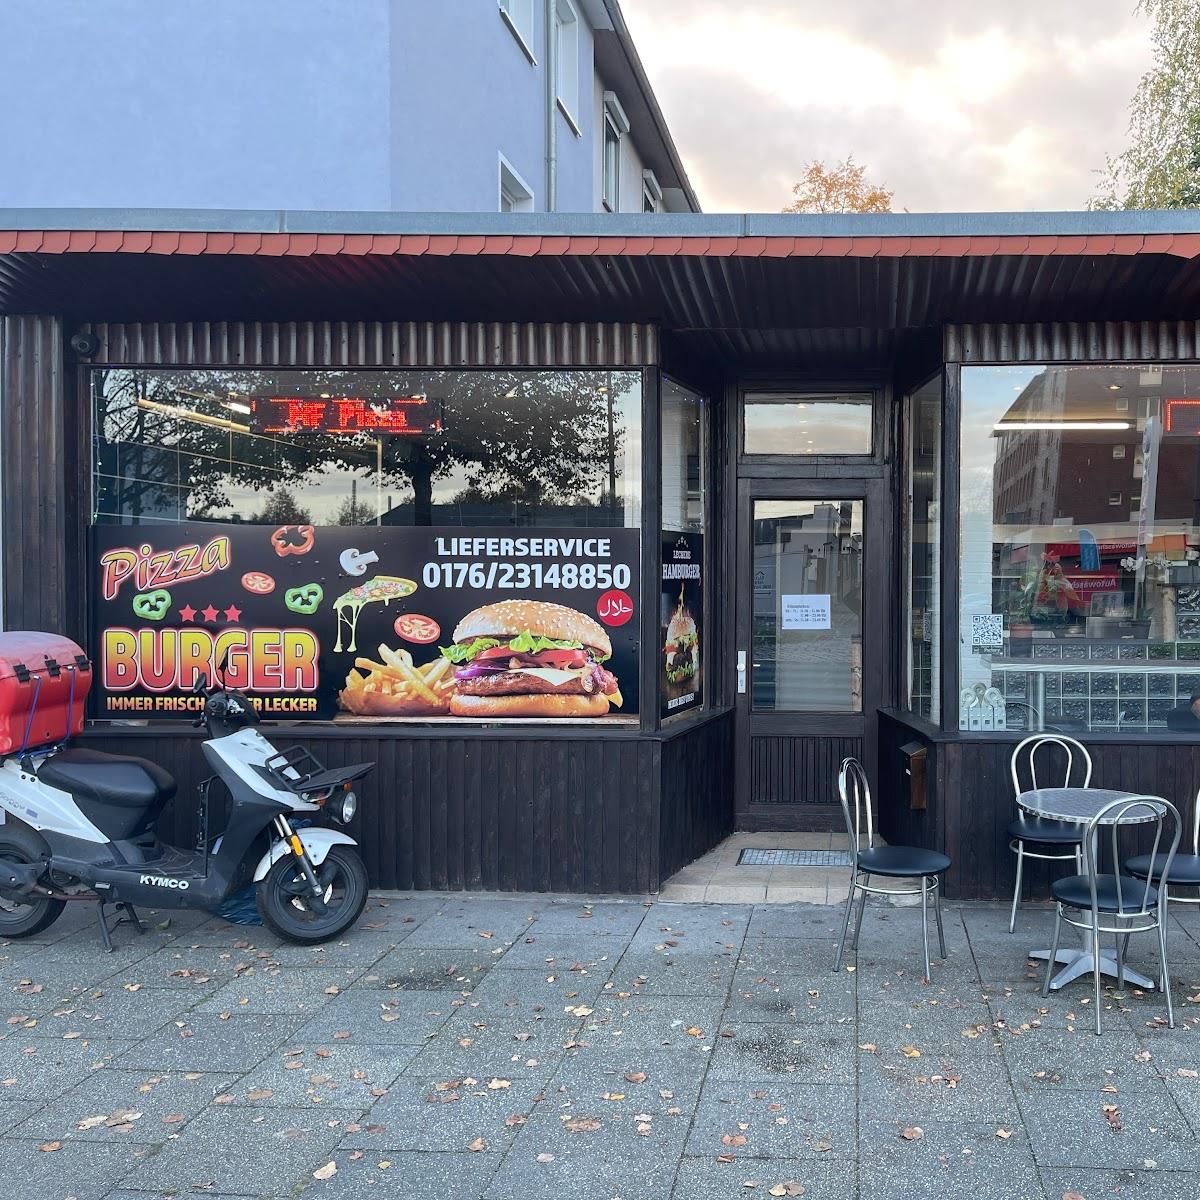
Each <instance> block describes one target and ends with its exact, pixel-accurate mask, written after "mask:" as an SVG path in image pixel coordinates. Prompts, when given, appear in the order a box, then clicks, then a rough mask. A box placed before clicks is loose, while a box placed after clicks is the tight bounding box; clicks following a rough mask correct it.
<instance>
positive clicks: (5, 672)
mask: <svg viewBox="0 0 1200 1200" xmlns="http://www.w3.org/2000/svg"><path fill="white" fill-rule="evenodd" d="M91 686H92V664H91V663H90V662H89V661H88V657H87V655H86V654H84V652H83V649H82V648H81V647H80V646H77V645H76V644H75V643H74V642H73V641H71V639H70V638H66V637H62V636H60V635H59V634H57V633H36V632H33V631H30V630H16V631H14V632H12V633H0V754H12V753H14V752H16V751H18V750H20V749H21V748H22V746H24V747H25V748H26V749H33V748H35V747H38V746H52V745H54V744H55V743H56V742H62V741H65V740H66V739H67V738H69V737H73V736H74V735H75V734H77V733H79V732H80V731H81V730H82V729H83V710H84V707H85V705H86V702H87V694H88V690H89V689H90V688H91ZM31 714H32V719H31Z"/></svg>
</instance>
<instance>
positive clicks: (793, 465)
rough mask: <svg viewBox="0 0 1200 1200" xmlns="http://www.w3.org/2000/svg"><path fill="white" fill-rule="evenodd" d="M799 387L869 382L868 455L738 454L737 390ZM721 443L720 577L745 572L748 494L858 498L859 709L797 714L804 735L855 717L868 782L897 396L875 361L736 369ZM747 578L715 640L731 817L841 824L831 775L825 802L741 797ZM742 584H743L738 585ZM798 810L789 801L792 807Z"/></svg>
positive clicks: (888, 568)
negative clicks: (740, 666) (730, 716)
mask: <svg viewBox="0 0 1200 1200" xmlns="http://www.w3.org/2000/svg"><path fill="white" fill-rule="evenodd" d="M792 388H803V389H804V390H806V391H814V392H834V391H840V390H843V389H844V390H849V391H857V392H865V391H869V392H871V393H872V395H873V400H874V420H873V429H872V450H871V453H870V454H869V455H861V456H858V455H855V456H849V455H847V456H822V457H819V458H797V459H796V460H795V461H785V460H781V459H777V458H772V459H770V460H767V459H764V458H761V457H758V458H756V457H754V456H746V455H743V454H742V452H741V451H742V436H741V435H742V430H741V424H742V411H743V405H744V397H745V395H746V393H747V392H762V391H776V390H778V391H785V390H789V389H792ZM725 397H726V414H725V421H724V426H725V429H726V444H727V446H728V447H729V450H730V453H729V454H728V457H727V459H726V474H725V478H726V480H727V481H728V483H727V487H728V492H727V496H728V504H727V506H726V508H725V519H724V520H723V522H722V525H723V528H724V533H725V537H726V547H727V555H726V558H725V561H726V564H727V569H728V571H729V575H728V578H730V579H732V580H735V581H744V580H748V577H749V570H750V568H749V561H750V554H751V550H750V546H749V532H750V509H749V500H750V497H751V496H758V497H770V496H772V495H774V496H776V497H780V498H784V499H788V498H792V497H795V498H797V499H804V498H810V499H825V498H828V499H831V500H834V499H839V498H847V499H854V498H858V497H861V498H862V499H863V500H864V501H865V505H866V512H867V513H870V514H874V515H870V516H868V517H867V520H866V528H865V529H864V533H870V534H872V535H873V539H872V541H871V543H870V544H871V545H872V546H873V547H875V549H876V552H874V553H872V552H871V551H868V550H867V549H866V544H865V545H864V555H866V559H865V561H864V577H863V596H864V604H865V605H866V606H867V607H866V609H865V610H864V613H863V632H864V635H866V634H868V633H869V632H871V633H874V635H875V638H876V642H877V649H875V650H872V651H871V654H870V659H871V660H872V661H868V652H867V645H866V644H864V653H863V675H864V680H863V683H864V691H863V711H862V713H861V714H831V715H824V714H812V715H799V716H797V717H796V718H795V719H796V720H798V721H803V722H804V723H805V724H804V732H805V733H811V734H812V735H814V736H817V737H819V736H821V735H822V734H828V735H829V736H835V735H843V734H844V730H845V728H846V720H845V718H846V717H847V716H851V717H853V719H854V720H855V722H856V723H857V722H861V730H862V734H861V736H862V745H863V758H864V765H865V766H866V768H867V772H868V776H869V778H870V781H871V784H872V786H873V787H875V788H876V790H877V783H878V780H877V763H876V760H877V757H878V722H879V714H878V709H879V708H885V707H888V706H889V705H891V704H893V703H894V701H895V693H896V686H897V670H898V667H897V658H896V655H897V653H898V646H899V638H898V636H897V634H896V619H897V616H898V612H899V610H898V605H899V596H900V589H899V586H898V583H897V578H896V571H897V569H898V566H897V564H898V562H899V559H898V554H899V547H898V542H897V539H896V531H895V520H896V503H895V500H896V498H895V496H894V494H893V493H894V483H895V477H894V474H893V463H894V462H895V450H896V445H897V432H898V431H897V425H896V417H897V406H896V404H895V395H894V391H893V387H892V384H891V381H890V379H889V377H888V374H887V373H886V372H884V371H860V372H837V373H834V372H825V373H822V374H820V375H817V374H816V373H804V374H801V373H788V374H781V373H771V374H767V373H766V372H764V373H762V374H746V375H743V376H741V377H740V378H738V379H737V380H736V381H730V384H729V386H728V387H727V389H726V393H725ZM749 587H750V584H749V582H746V583H745V586H744V587H743V585H742V583H741V582H737V583H735V585H734V587H732V588H729V589H726V594H727V595H729V596H730V600H729V601H728V602H727V605H726V606H725V607H726V611H727V614H728V623H727V627H726V638H725V639H723V641H724V648H725V657H726V663H727V669H726V670H725V671H723V672H722V675H723V678H724V680H725V681H726V690H725V695H727V696H728V697H729V700H730V702H731V703H732V704H733V706H734V710H735V745H734V777H733V786H734V810H735V819H736V827H737V828H739V829H781V830H784V829H792V828H795V827H796V826H797V825H798V824H804V825H806V826H807V827H809V828H812V829H823V828H835V829H840V828H841V827H842V817H841V809H840V807H839V806H838V805H837V803H836V797H835V795H834V792H833V787H834V780H833V779H832V778H831V779H830V781H829V782H830V804H829V805H827V806H826V805H816V804H806V805H803V806H799V805H791V804H754V805H752V804H750V803H748V797H749V794H750V792H749V782H750V781H749V748H750V747H749V741H750V738H749V724H748V721H747V719H746V713H747V711H748V703H749V693H747V697H746V698H743V697H740V696H739V695H738V694H737V687H736V672H735V661H736V654H737V651H738V649H740V648H744V649H746V650H747V652H749V650H750V645H749V636H748V634H749V630H748V628H747V624H748V620H749V591H748V589H749ZM743 592H744V593H745V594H743ZM868 672H870V674H871V679H872V684H873V686H872V687H871V688H870V689H868V686H867V675H868ZM801 807H802V808H803V811H802V812H801V811H797V810H798V809H800V808H801Z"/></svg>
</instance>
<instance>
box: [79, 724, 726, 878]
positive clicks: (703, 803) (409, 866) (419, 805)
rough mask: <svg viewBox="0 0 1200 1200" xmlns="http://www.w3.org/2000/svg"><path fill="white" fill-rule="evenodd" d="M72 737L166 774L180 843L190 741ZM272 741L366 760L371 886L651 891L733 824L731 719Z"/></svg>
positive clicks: (185, 830)
mask: <svg viewBox="0 0 1200 1200" xmlns="http://www.w3.org/2000/svg"><path fill="white" fill-rule="evenodd" d="M81 740H82V742H83V743H84V744H86V745H88V746H90V747H92V748H94V749H98V750H104V751H106V752H108V753H112V754H135V755H141V756H143V757H145V758H149V759H152V760H153V761H155V762H157V763H160V764H161V765H162V766H164V767H165V768H166V769H167V770H168V771H170V772H171V774H172V775H173V776H174V777H175V779H176V781H177V782H178V785H179V792H178V796H177V798H176V800H174V801H173V802H172V803H171V805H170V806H169V807H168V809H167V812H166V813H165V814H164V818H163V822H162V825H161V832H162V836H163V837H164V838H165V839H166V840H167V841H171V842H175V843H177V844H183V845H190V844H191V843H192V841H193V839H194V838H195V831H196V799H195V797H196V786H197V784H198V783H199V782H200V780H201V779H202V778H203V777H204V776H205V775H206V774H207V773H208V772H207V770H206V768H205V764H204V760H203V758H202V756H201V751H200V742H201V738H200V736H199V735H198V734H196V735H192V734H191V733H190V732H189V733H184V732H182V731H177V730H173V731H171V733H169V734H163V735H157V734H153V733H150V732H148V731H145V730H140V729H139V730H133V729H123V730H122V729H114V728H106V729H100V728H96V729H92V730H90V731H89V732H87V733H86V734H85V735H84V737H83V739H81ZM276 740H277V741H279V742H283V741H286V742H287V743H288V744H292V743H293V742H294V743H295V744H298V745H302V746H305V747H306V748H308V749H311V750H312V752H313V753H314V754H316V755H317V757H319V758H320V759H321V760H322V761H324V762H325V763H327V764H328V765H329V766H337V765H341V764H344V763H352V762H363V761H374V762H375V763H376V768H375V771H374V772H373V773H372V774H371V775H370V776H369V777H368V779H367V780H366V781H364V784H363V786H362V787H361V789H360V791H361V795H362V806H361V809H360V814H359V816H358V817H357V818H356V819H355V822H354V825H353V826H352V828H351V830H350V832H351V834H352V835H353V836H354V837H355V838H357V839H358V841H359V844H360V845H361V846H362V848H363V853H364V855H365V857H366V862H367V867H368V870H369V871H370V874H371V882H372V885H373V886H375V887H381V888H401V889H409V888H433V889H438V890H443V889H468V890H471V889H486V890H500V891H529V892H547V891H555V892H589V893H602V892H624V893H635V894H641V893H646V892H653V891H657V889H658V886H659V884H660V883H661V881H662V879H663V878H665V876H666V875H670V874H673V873H674V872H675V871H676V870H678V869H679V867H681V866H683V865H684V864H686V863H688V862H691V861H692V859H693V858H696V857H698V856H699V855H700V854H703V853H704V852H705V851H706V850H709V849H711V847H712V846H714V845H715V844H716V843H717V842H718V841H719V840H720V839H721V838H722V837H724V836H726V834H728V833H729V832H730V831H731V829H732V827H733V793H732V789H731V787H730V778H731V775H730V771H731V761H730V756H731V748H732V719H731V718H730V716H729V715H728V714H722V715H719V716H716V717H713V718H712V719H710V720H707V721H702V722H700V723H696V724H689V725H688V726H687V727H686V728H685V729H681V730H680V731H679V732H678V733H675V734H673V735H671V736H669V737H666V738H662V739H660V738H650V737H639V736H638V735H636V734H634V733H632V732H631V734H630V736H629V737H604V738H595V737H592V738H589V737H587V736H586V735H585V734H583V733H582V732H581V733H580V736H579V737H566V738H563V737H556V738H547V739H545V740H541V739H539V738H538V737H536V736H524V737H520V738H514V737H506V736H504V735H502V734H497V735H495V736H491V735H485V736H480V735H477V734H476V735H472V736H462V735H459V736H455V734H454V733H452V732H443V731H440V730H439V732H438V733H437V734H436V735H430V734H419V733H405V734H396V733H393V732H388V733H386V734H375V733H369V734H368V733H364V734H363V735H362V736H360V737H347V736H345V732H344V731H343V730H338V731H334V732H326V733H322V732H321V731H313V732H311V733H309V732H308V731H307V730H295V729H293V730H288V731H287V733H286V738H285V737H283V736H282V733H281V734H280V736H277V738H276ZM660 806H661V814H660Z"/></svg>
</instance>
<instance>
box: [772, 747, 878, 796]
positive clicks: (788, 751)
mask: <svg viewBox="0 0 1200 1200" xmlns="http://www.w3.org/2000/svg"><path fill="white" fill-rule="evenodd" d="M849 756H853V757H854V758H862V756H863V739H862V738H860V737H751V739H750V797H749V801H750V803H751V804H780V805H784V804H804V805H809V804H836V803H837V791H836V788H837V774H838V771H839V769H840V768H841V765H842V759H844V758H847V757H849Z"/></svg>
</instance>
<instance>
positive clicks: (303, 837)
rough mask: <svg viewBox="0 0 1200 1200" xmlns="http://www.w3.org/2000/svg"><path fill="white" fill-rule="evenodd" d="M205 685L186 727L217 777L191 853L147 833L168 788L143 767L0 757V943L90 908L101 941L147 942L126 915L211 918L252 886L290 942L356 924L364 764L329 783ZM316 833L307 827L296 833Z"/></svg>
mask: <svg viewBox="0 0 1200 1200" xmlns="http://www.w3.org/2000/svg"><path fill="white" fill-rule="evenodd" d="M223 670H224V664H222V666H221V667H219V668H218V669H217V671H216V672H215V673H214V683H213V685H212V686H211V687H209V686H208V684H207V681H206V680H205V678H204V677H203V676H198V677H197V679H196V683H195V687H194V689H193V691H194V692H195V694H197V695H203V696H204V697H205V701H204V706H203V714H202V716H201V718H200V720H198V721H197V722H196V724H197V725H203V726H204V727H205V728H206V729H207V732H208V740H207V741H205V742H203V743H202V747H201V748H202V750H203V753H204V757H205V759H206V760H207V762H208V765H209V766H210V767H211V768H212V770H213V771H214V773H215V774H214V775H213V776H210V777H209V778H208V779H205V780H204V781H203V782H202V783H201V784H200V788H199V791H200V805H199V812H198V817H199V822H198V824H199V831H198V835H197V839H196V846H195V848H193V849H183V848H180V847H177V846H170V845H166V844H164V843H163V842H160V841H159V839H158V836H157V833H156V830H155V826H156V823H157V821H158V818H159V816H160V814H161V813H162V810H163V808H164V806H165V805H166V804H167V802H168V801H169V800H170V799H171V798H172V797H173V796H174V795H175V781H174V779H172V778H171V776H170V774H169V773H168V772H166V771H164V770H163V769H162V768H161V767H160V766H158V765H157V764H156V763H152V762H149V761H147V760H146V759H142V758H130V757H126V756H124V755H117V754H102V753H100V752H98V751H95V750H88V749H84V748H70V747H65V748H64V747H62V746H57V747H53V748H50V749H42V750H38V751H24V752H22V753H18V754H14V755H9V756H7V757H4V758H0V809H2V810H3V812H2V813H0V816H2V817H3V823H2V824H0V938H20V937H32V936H33V935H34V934H36V933H39V932H41V931H42V930H43V929H45V928H47V927H48V926H49V925H51V924H53V923H54V921H56V920H57V919H58V917H59V916H60V915H61V913H62V911H63V909H64V908H65V907H66V905H67V904H68V903H69V902H72V901H92V902H97V903H98V905H99V909H98V915H99V923H100V931H101V937H102V938H103V941H104V945H105V947H106V948H107V949H109V950H111V949H112V939H111V936H110V924H109V917H108V916H107V915H106V911H105V910H106V907H108V906H113V907H114V908H115V909H116V910H117V919H116V921H115V922H114V923H113V927H114V928H115V926H116V925H119V924H121V923H122V922H128V923H131V924H133V925H135V926H136V927H137V928H138V929H139V930H141V931H142V932H145V925H144V924H143V923H142V921H141V919H140V917H138V915H137V911H136V909H135V907H134V906H135V905H137V904H143V905H149V906H153V907H155V908H196V909H204V910H207V911H210V912H211V911H215V910H216V909H217V908H219V907H220V905H221V904H222V902H223V901H224V900H225V899H226V898H227V897H229V896H230V895H231V894H232V893H234V892H237V891H239V890H241V889H243V888H244V887H246V886H247V885H248V884H249V883H251V882H253V884H254V887H255V899H256V901H257V905H258V911H259V913H260V914H261V915H262V919H263V921H264V923H265V924H266V925H267V926H268V928H270V929H271V930H273V931H274V932H275V933H276V934H278V935H279V936H280V937H281V938H284V939H286V940H287V941H290V942H298V943H302V944H313V943H317V942H323V941H326V940H328V939H330V938H335V937H337V936H338V935H339V934H340V933H342V932H343V931H345V930H346V929H348V928H349V927H350V926H351V925H353V924H354V922H355V921H357V920H358V918H359V915H360V914H361V913H362V910H363V906H364V905H365V904H366V900H367V871H366V867H365V866H364V865H363V861H362V858H361V856H360V855H359V852H358V849H357V846H356V843H355V842H354V839H353V838H351V837H350V836H348V835H347V834H345V833H343V832H341V831H340V830H337V829H332V828H329V827H328V826H327V825H326V824H324V823H323V822H325V821H332V822H335V823H338V824H342V825H345V824H347V823H349V821H350V820H351V819H352V818H353V816H354V813H355V810H356V808H357V804H358V801H357V797H356V795H355V793H354V791H352V790H351V784H352V783H353V782H354V781H355V780H358V779H361V778H362V777H363V776H364V775H367V774H368V773H369V772H370V771H371V770H373V769H374V765H375V764H374V763H357V764H355V765H353V766H346V767H335V768H332V769H329V770H327V769H326V768H325V767H324V766H323V765H322V764H321V763H320V762H318V761H317V759H316V758H315V757H314V756H313V755H312V754H310V753H309V752H308V751H307V750H305V749H303V748H302V747H293V748H292V749H290V750H286V751H283V752H282V753H281V752H279V751H277V750H276V748H275V747H274V746H273V745H272V744H271V743H270V742H269V741H268V740H267V739H266V738H265V737H263V735H262V734H261V733H260V732H259V731H258V729H256V728H255V726H256V725H258V723H259V722H258V716H257V714H256V713H255V711H254V706H253V705H252V704H251V702H250V701H249V699H248V698H247V697H246V696H245V694H244V693H242V692H238V691H234V690H230V689H227V688H226V687H225V686H224V684H223V682H222V678H221V676H222V673H223ZM216 780H219V781H220V782H221V783H223V784H224V785H225V786H226V787H227V788H228V790H229V794H230V796H231V797H232V804H231V806H230V809H229V816H228V820H227V821H226V823H225V826H224V828H223V830H221V831H220V833H219V835H218V836H216V837H215V839H214V840H212V841H211V843H210V839H209V831H208V824H209V821H208V817H209V808H210V803H209V793H210V791H211V787H212V784H213V783H214V782H215V781H216ZM305 821H308V822H312V823H311V824H305V823H304V822H305Z"/></svg>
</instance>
